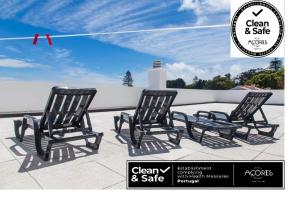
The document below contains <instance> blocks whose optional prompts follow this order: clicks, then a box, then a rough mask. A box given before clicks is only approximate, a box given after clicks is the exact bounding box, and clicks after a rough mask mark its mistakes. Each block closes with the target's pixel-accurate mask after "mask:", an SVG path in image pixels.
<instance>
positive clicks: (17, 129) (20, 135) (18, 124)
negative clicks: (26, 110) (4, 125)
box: [14, 118, 28, 142]
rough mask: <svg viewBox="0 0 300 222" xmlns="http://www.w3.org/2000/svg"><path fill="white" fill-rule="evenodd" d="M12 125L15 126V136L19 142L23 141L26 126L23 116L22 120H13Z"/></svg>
mask: <svg viewBox="0 0 300 222" xmlns="http://www.w3.org/2000/svg"><path fill="white" fill-rule="evenodd" d="M14 127H15V135H16V138H17V139H19V141H20V142H23V138H24V135H25V131H26V129H27V128H28V124H27V120H26V119H25V118H23V121H21V120H15V121H14ZM20 128H21V133H20Z"/></svg>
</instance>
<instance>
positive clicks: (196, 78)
mask: <svg viewBox="0 0 300 222" xmlns="http://www.w3.org/2000/svg"><path fill="white" fill-rule="evenodd" d="M198 80H199V79H198V76H195V77H194V78H193V83H194V84H196V83H197V82H198Z"/></svg>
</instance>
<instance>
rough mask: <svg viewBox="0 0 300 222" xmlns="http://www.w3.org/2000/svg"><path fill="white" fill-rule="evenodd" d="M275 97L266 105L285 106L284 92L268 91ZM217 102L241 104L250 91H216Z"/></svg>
mask: <svg viewBox="0 0 300 222" xmlns="http://www.w3.org/2000/svg"><path fill="white" fill-rule="evenodd" d="M266 91H267V92H272V93H273V95H272V96H271V98H270V99H269V100H268V101H267V102H266V104H276V105H284V90H266ZM214 92H215V101H216V102H224V103H239V102H240V101H241V100H242V99H243V98H244V96H245V95H246V94H247V93H248V92H250V90H215V91H214Z"/></svg>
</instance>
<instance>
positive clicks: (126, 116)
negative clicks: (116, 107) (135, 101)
mask: <svg viewBox="0 0 300 222" xmlns="http://www.w3.org/2000/svg"><path fill="white" fill-rule="evenodd" d="M131 118H132V116H131V115H130V114H129V113H125V112H121V119H123V120H124V121H125V122H129V119H131Z"/></svg>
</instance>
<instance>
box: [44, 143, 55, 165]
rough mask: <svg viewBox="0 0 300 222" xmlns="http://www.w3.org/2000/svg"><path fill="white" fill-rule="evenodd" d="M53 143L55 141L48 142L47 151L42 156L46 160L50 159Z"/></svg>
mask: <svg viewBox="0 0 300 222" xmlns="http://www.w3.org/2000/svg"><path fill="white" fill-rule="evenodd" d="M52 144H53V143H52V142H51V141H49V142H48V145H47V148H46V151H45V152H44V154H43V155H42V156H41V157H42V159H43V160H44V161H48V160H49V159H50V153H51V148H52Z"/></svg>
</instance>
